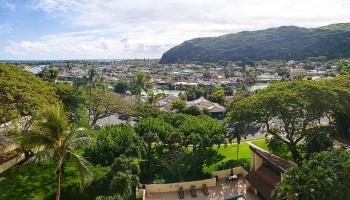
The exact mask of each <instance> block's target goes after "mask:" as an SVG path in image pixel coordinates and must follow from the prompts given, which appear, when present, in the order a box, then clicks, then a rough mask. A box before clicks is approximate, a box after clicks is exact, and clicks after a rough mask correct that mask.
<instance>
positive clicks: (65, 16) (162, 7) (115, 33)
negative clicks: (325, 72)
mask: <svg viewBox="0 0 350 200" xmlns="http://www.w3.org/2000/svg"><path fill="white" fill-rule="evenodd" d="M340 22H350V1H349V0H0V60H4V59H117V58H160V57H161V55H162V54H163V53H164V52H165V51H166V50H168V49H169V48H171V47H173V46H175V45H176V44H179V43H181V42H183V41H184V40H188V39H191V38H194V37H203V36H218V35H222V34H226V33H234V32H238V31H242V30H258V29H263V28H269V27H277V26H281V25H297V26H305V27H318V26H323V25H327V24H331V23H340Z"/></svg>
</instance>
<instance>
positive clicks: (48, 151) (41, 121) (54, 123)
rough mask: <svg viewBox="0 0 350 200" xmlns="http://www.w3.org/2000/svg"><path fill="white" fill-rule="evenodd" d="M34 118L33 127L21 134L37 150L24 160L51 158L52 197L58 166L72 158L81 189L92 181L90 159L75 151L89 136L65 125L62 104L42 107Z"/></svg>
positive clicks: (59, 170)
mask: <svg viewBox="0 0 350 200" xmlns="http://www.w3.org/2000/svg"><path fill="white" fill-rule="evenodd" d="M37 119H38V120H37V121H36V124H35V127H34V129H33V131H31V132H30V133H28V135H27V136H26V137H25V143H26V144H27V145H29V146H32V147H36V150H37V151H36V152H35V154H34V155H33V156H32V157H31V158H30V159H29V160H28V161H27V162H26V163H32V162H34V163H37V162H44V161H47V160H52V161H54V162H55V164H56V170H55V174H56V200H59V199H60V191H61V175H62V166H63V164H64V163H65V162H66V161H68V160H69V161H71V162H73V163H74V164H75V165H76V167H77V168H78V170H79V178H80V187H81V189H83V188H84V187H85V186H86V185H88V184H89V183H90V182H91V181H92V174H91V171H90V170H89V164H90V163H89V162H88V161H86V160H85V159H84V158H82V157H80V156H79V155H78V154H76V153H75V150H76V149H77V148H78V147H82V146H86V145H87V144H89V143H90V141H91V138H90V137H87V136H86V135H85V134H84V133H83V132H82V131H77V130H76V129H74V128H72V127H69V125H68V123H67V118H66V116H65V114H64V110H63V107H62V106H61V105H59V104H56V105H51V106H46V107H44V109H43V110H42V111H41V112H40V113H39V115H38V118H37Z"/></svg>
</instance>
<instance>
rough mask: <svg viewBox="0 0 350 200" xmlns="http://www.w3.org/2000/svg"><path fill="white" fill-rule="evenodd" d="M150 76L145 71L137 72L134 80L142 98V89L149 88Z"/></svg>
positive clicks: (137, 91) (138, 93)
mask: <svg viewBox="0 0 350 200" xmlns="http://www.w3.org/2000/svg"><path fill="white" fill-rule="evenodd" d="M147 82H148V77H147V75H146V74H145V73H144V72H137V73H136V77H135V80H134V84H135V90H136V94H137V96H138V97H139V99H140V98H141V93H142V90H143V91H145V92H147V90H148V84H147Z"/></svg>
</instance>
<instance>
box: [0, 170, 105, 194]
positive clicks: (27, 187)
mask: <svg viewBox="0 0 350 200" xmlns="http://www.w3.org/2000/svg"><path fill="white" fill-rule="evenodd" d="M108 170H109V168H108V167H107V168H106V167H94V168H93V171H94V174H95V177H94V179H95V180H98V179H100V178H102V177H103V176H105V175H106V173H107V172H108ZM54 181H55V176H54V165H52V164H46V165H37V166H28V167H23V168H20V169H19V170H18V169H17V168H12V169H11V170H9V171H7V172H5V173H3V174H1V175H0V188H1V189H0V190H1V192H0V199H4V200H5V199H6V200H8V199H11V200H16V199H20V200H27V199H28V200H31V199H33V200H43V199H54V198H53V197H54V196H53V195H54V192H55V183H54ZM79 197H82V198H80V199H85V197H84V198H83V195H82V193H81V192H80V188H79V179H78V176H77V173H76V169H75V167H74V166H73V165H72V164H68V165H66V166H65V167H64V171H63V177H62V198H61V199H77V198H79Z"/></svg>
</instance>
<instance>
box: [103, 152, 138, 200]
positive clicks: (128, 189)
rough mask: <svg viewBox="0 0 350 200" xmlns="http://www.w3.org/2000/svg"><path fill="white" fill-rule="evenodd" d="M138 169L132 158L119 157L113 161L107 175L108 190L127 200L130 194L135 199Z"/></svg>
mask: <svg viewBox="0 0 350 200" xmlns="http://www.w3.org/2000/svg"><path fill="white" fill-rule="evenodd" d="M139 174H140V167H139V164H138V163H137V162H136V161H135V160H134V159H132V158H129V157H126V156H120V157H118V158H116V159H115V161H114V162H113V164H112V166H111V171H110V172H109V174H108V175H107V177H106V179H107V182H108V186H109V189H110V191H111V192H112V193H117V194H119V195H120V196H122V197H124V198H125V199H127V198H128V197H129V196H130V195H131V194H132V196H133V199H136V193H135V192H136V187H137V186H138V185H139V184H140V181H139V177H138V176H139Z"/></svg>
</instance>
